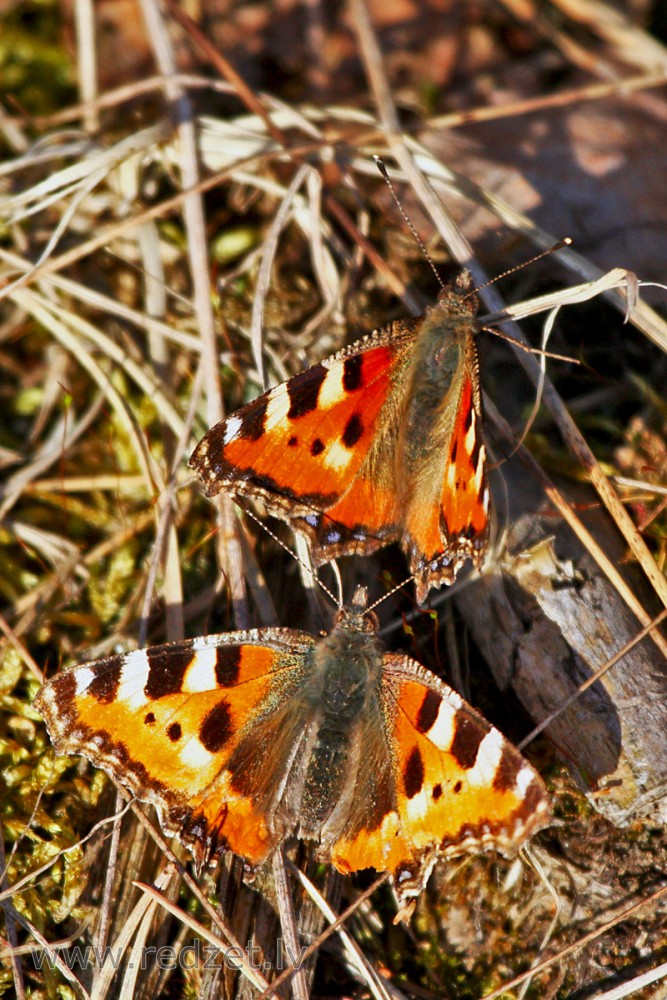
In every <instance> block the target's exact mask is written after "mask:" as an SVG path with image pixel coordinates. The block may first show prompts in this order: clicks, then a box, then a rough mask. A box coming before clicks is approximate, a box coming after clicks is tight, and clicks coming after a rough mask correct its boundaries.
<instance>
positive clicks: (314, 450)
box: [310, 438, 324, 458]
mask: <svg viewBox="0 0 667 1000" xmlns="http://www.w3.org/2000/svg"><path fill="white" fill-rule="evenodd" d="M323 451H324V442H323V441H322V440H321V439H320V438H315V440H314V441H313V443H312V444H311V446H310V454H311V455H312V456H313V458H317V456H318V455H321V454H322V452H323Z"/></svg>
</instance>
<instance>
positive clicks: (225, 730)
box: [199, 701, 232, 753]
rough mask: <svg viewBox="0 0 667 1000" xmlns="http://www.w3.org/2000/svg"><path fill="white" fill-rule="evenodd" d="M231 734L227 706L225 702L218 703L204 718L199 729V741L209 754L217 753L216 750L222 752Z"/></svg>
mask: <svg viewBox="0 0 667 1000" xmlns="http://www.w3.org/2000/svg"><path fill="white" fill-rule="evenodd" d="M231 732H232V725H231V715H230V711H229V705H228V704H227V702H226V701H219V702H218V704H217V705H215V706H214V707H213V708H212V709H211V711H210V712H209V713H208V715H206V716H205V717H204V720H203V721H202V724H201V726H200V727H199V739H200V740H201V743H202V746H203V747H204V749H205V750H208V752H209V753H217V752H218V750H222V748H223V747H224V745H225V743H226V742H227V740H228V739H229V737H230V736H231Z"/></svg>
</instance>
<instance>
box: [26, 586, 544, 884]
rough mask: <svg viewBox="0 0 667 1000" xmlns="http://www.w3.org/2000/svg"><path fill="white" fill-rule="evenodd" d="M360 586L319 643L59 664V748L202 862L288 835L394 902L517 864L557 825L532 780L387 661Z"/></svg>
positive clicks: (452, 706)
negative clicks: (148, 807)
mask: <svg viewBox="0 0 667 1000" xmlns="http://www.w3.org/2000/svg"><path fill="white" fill-rule="evenodd" d="M365 608H366V595H365V591H364V588H359V589H358V590H357V593H356V594H355V598H354V601H353V603H352V605H351V606H349V607H348V608H345V609H343V610H342V611H340V612H339V614H338V616H337V619H336V622H335V624H334V627H333V630H332V631H331V632H330V633H329V634H328V635H326V636H324V637H323V638H319V639H316V638H315V637H313V636H312V635H310V634H308V633H306V632H300V631H294V630H292V629H287V628H261V629H254V630H251V631H245V632H229V633H225V634H222V635H209V636H203V637H199V638H196V639H188V640H185V641H182V642H174V643H170V644H167V645H162V646H152V647H149V648H148V649H138V650H136V651H134V652H129V653H125V654H122V655H116V656H111V657H108V658H107V659H102V660H97V661H94V662H92V663H87V664H84V665H83V666H79V667H75V668H72V669H69V670H65V671H63V672H62V673H60V674H58V675H56V676H55V677H53V678H52V679H51V680H49V681H48V682H47V683H46V684H45V685H44V686H43V687H42V688H41V690H40V691H39V693H38V695H37V697H36V699H35V707H36V708H37V710H38V711H39V712H40V713H41V714H42V715H43V717H44V719H45V720H46V725H47V728H48V731H49V734H50V736H51V739H52V741H53V744H54V746H55V748H56V751H57V752H58V753H59V754H70V753H72V754H81V755H82V756H84V757H87V758H88V759H89V760H90V761H92V763H93V764H95V765H96V766H97V767H100V768H102V769H103V770H105V771H107V772H108V773H109V774H110V775H112V776H113V777H114V778H116V779H117V780H118V781H119V782H121V783H122V784H123V785H124V786H125V787H126V788H128V789H129V790H130V791H131V792H132V793H133V794H134V795H136V796H137V797H138V798H140V799H142V800H143V801H146V802H151V803H153V805H154V806H155V807H156V808H157V811H158V815H159V817H160V821H161V825H162V827H163V829H164V830H165V832H166V833H168V834H175V835H177V836H178V837H179V838H180V840H181V841H182V842H183V844H185V845H186V846H187V847H188V848H189V849H190V850H191V852H192V853H193V855H194V857H195V859H196V862H197V864H198V866H200V867H201V866H202V865H203V864H205V863H209V862H211V861H213V860H215V858H216V857H217V856H218V855H219V854H221V853H222V852H223V851H226V850H231V851H233V852H234V853H235V854H237V855H239V856H240V857H242V858H243V859H244V860H245V862H246V863H247V865H248V866H249V868H250V869H256V868H257V867H258V866H259V865H261V864H262V863H263V862H264V861H265V860H266V859H267V858H269V857H270V856H271V854H272V853H273V852H274V851H275V850H276V849H277V848H278V847H279V846H281V845H283V844H284V843H286V842H287V841H288V840H290V838H292V837H297V838H300V839H302V840H305V841H310V842H312V843H313V846H314V850H315V855H316V857H317V858H319V859H320V860H322V861H325V862H330V863H331V864H332V865H333V866H334V867H335V868H336V869H338V871H340V872H344V873H349V872H356V871H359V870H361V869H366V868H374V869H375V870H376V871H378V872H390V873H391V874H392V876H393V878H394V882H395V886H396V889H397V893H398V896H399V900H400V901H401V903H402V904H404V903H405V902H406V901H407V899H408V898H409V897H411V896H414V895H416V894H418V893H419V892H420V891H421V889H422V888H423V886H424V885H425V882H426V879H427V878H428V875H429V872H430V870H431V868H432V866H433V864H434V863H435V861H436V860H437V859H438V858H439V857H441V856H450V855H455V854H460V853H463V852H469V851H476V850H481V849H486V848H492V849H495V850H498V851H500V852H501V853H504V854H511V853H514V852H515V851H516V850H517V849H518V848H519V847H520V846H521V845H522V844H523V843H524V841H525V840H526V839H527V838H528V837H530V836H531V835H532V834H533V833H535V832H536V831H537V830H539V829H540V828H541V827H543V826H545V825H546V823H547V822H548V821H549V802H548V797H547V793H546V790H545V788H544V785H543V783H542V780H541V778H540V777H539V775H538V774H537V773H536V772H535V771H534V770H533V768H532V767H531V766H530V764H528V763H527V761H526V760H524V758H523V757H522V756H521V754H520V753H519V752H518V750H516V749H515V748H514V747H513V746H512V745H511V744H510V743H509V742H508V741H507V740H506V739H505V738H504V736H502V735H501V733H500V732H498V730H497V729H494V728H493V727H492V726H491V725H490V724H489V723H488V722H486V721H485V720H484V719H483V718H482V717H481V716H480V715H478V713H477V712H475V710H474V709H473V708H471V707H470V705H468V704H467V703H466V702H465V701H464V700H463V699H462V698H461V697H460V696H459V695H458V694H457V693H456V692H455V691H453V690H451V689H450V688H449V687H447V686H446V685H445V684H444V683H443V682H442V681H440V680H439V679H438V678H437V677H436V676H435V675H433V674H432V673H430V671H428V670H426V669H425V668H424V667H423V666H422V665H421V664H419V663H417V662H416V661H415V660H413V659H410V658H409V657H408V656H406V655H404V654H402V653H387V652H384V651H383V647H382V645H381V643H380V641H379V639H378V636H377V629H378V622H377V618H376V616H375V615H374V614H373V612H367V611H366V610H365Z"/></svg>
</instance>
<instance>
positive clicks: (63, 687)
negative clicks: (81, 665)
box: [49, 670, 76, 716]
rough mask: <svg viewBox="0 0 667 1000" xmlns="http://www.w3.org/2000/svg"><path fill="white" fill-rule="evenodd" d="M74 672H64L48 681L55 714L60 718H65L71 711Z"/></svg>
mask: <svg viewBox="0 0 667 1000" xmlns="http://www.w3.org/2000/svg"><path fill="white" fill-rule="evenodd" d="M75 674H76V671H75V670H65V671H64V672H63V673H62V674H58V675H57V677H54V678H53V680H52V681H50V682H49V683H50V689H51V692H52V694H53V696H54V699H55V703H56V708H57V713H56V712H54V713H53V714H54V715H55V714H58V715H60V716H67V715H69V713H70V712H71V710H72V702H73V701H74V698H75V697H76V676H75Z"/></svg>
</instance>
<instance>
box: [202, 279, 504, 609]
mask: <svg viewBox="0 0 667 1000" xmlns="http://www.w3.org/2000/svg"><path fill="white" fill-rule="evenodd" d="M476 312H477V299H476V297H475V296H474V295H473V294H472V293H471V278H470V274H469V273H468V272H467V271H464V272H463V273H462V274H461V275H460V276H459V279H458V281H457V283H456V286H455V287H454V288H451V289H447V290H445V292H444V294H443V296H442V297H441V299H440V301H439V302H438V303H437V305H435V306H432V307H431V308H430V309H429V310H427V312H426V314H425V315H424V316H422V317H420V318H418V319H412V320H399V321H397V322H394V323H392V324H390V325H389V326H387V327H384V328H382V329H380V330H376V331H375V333H373V334H371V335H370V336H368V337H365V338H364V339H362V340H359V341H357V342H356V343H354V344H352V345H351V346H350V347H347V348H345V349H344V350H342V351H340V352H339V353H338V354H335V355H333V356H332V357H330V358H327V359H326V360H324V361H321V362H319V363H318V364H315V365H313V366H312V367H311V368H308V369H307V370H305V371H303V372H300V373H299V374H297V375H295V376H294V377H293V378H291V379H289V380H288V381H287V382H283V383H281V384H280V385H277V386H275V388H273V389H270V390H269V391H268V392H265V393H263V394H262V395H261V396H258V397H257V399H255V400H253V401H252V402H250V403H247V404H246V405H245V406H242V407H241V408H240V409H239V410H237V411H236V412H235V413H233V414H232V415H231V416H229V417H227V418H226V419H225V420H222V421H221V422H220V423H218V424H216V425H215V426H214V427H213V428H212V429H211V430H209V431H208V433H207V434H206V435H205V436H204V437H203V438H202V440H201V441H200V442H199V444H198V445H197V447H196V449H195V451H194V452H193V454H192V456H191V458H190V466H191V467H192V468H193V469H195V470H196V471H197V472H198V473H199V475H200V476H201V478H202V479H203V481H204V485H205V489H206V493H207V494H208V495H209V496H212V495H214V494H216V493H218V492H219V491H220V490H223V489H224V490H226V491H227V492H229V493H231V494H232V495H233V496H234V497H235V498H236V499H244V498H246V497H250V498H254V499H259V500H261V501H262V502H263V503H264V504H265V506H266V508H267V510H268V511H269V513H271V514H273V515H275V516H277V517H280V518H283V519H285V520H287V521H289V522H290V524H291V525H292V526H293V527H294V528H295V529H296V530H297V531H299V532H301V533H302V534H304V535H305V536H306V537H307V538H308V539H309V541H310V544H311V550H312V555H313V559H314V562H315V564H316V565H321V564H322V563H325V562H329V561H330V560H331V559H333V558H336V557H337V556H341V555H353V554H368V553H371V552H373V551H374V550H376V549H378V548H380V547H381V546H383V545H387V544H389V543H390V542H393V541H398V542H399V543H400V545H401V547H402V548H403V550H404V552H405V553H406V555H407V559H408V563H409V566H410V573H411V574H412V575H413V576H414V578H415V582H416V591H417V600H418V602H419V603H420V604H421V603H423V602H424V600H425V599H426V596H427V594H428V591H429V589H430V588H431V587H438V586H440V585H441V584H442V583H451V582H452V580H453V579H454V577H455V575H456V573H457V571H458V569H459V568H460V566H461V565H462V564H463V563H464V562H465V561H466V560H467V559H472V561H473V563H474V564H475V565H476V566H479V565H480V563H481V561H482V558H483V555H484V552H485V549H486V545H487V540H488V528H489V503H490V501H489V487H488V483H487V476H486V454H485V448H484V443H483V441H482V436H481V432H482V403H481V393H480V387H479V372H478V360H477V349H476V345H475V334H476V322H475V315H476Z"/></svg>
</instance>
